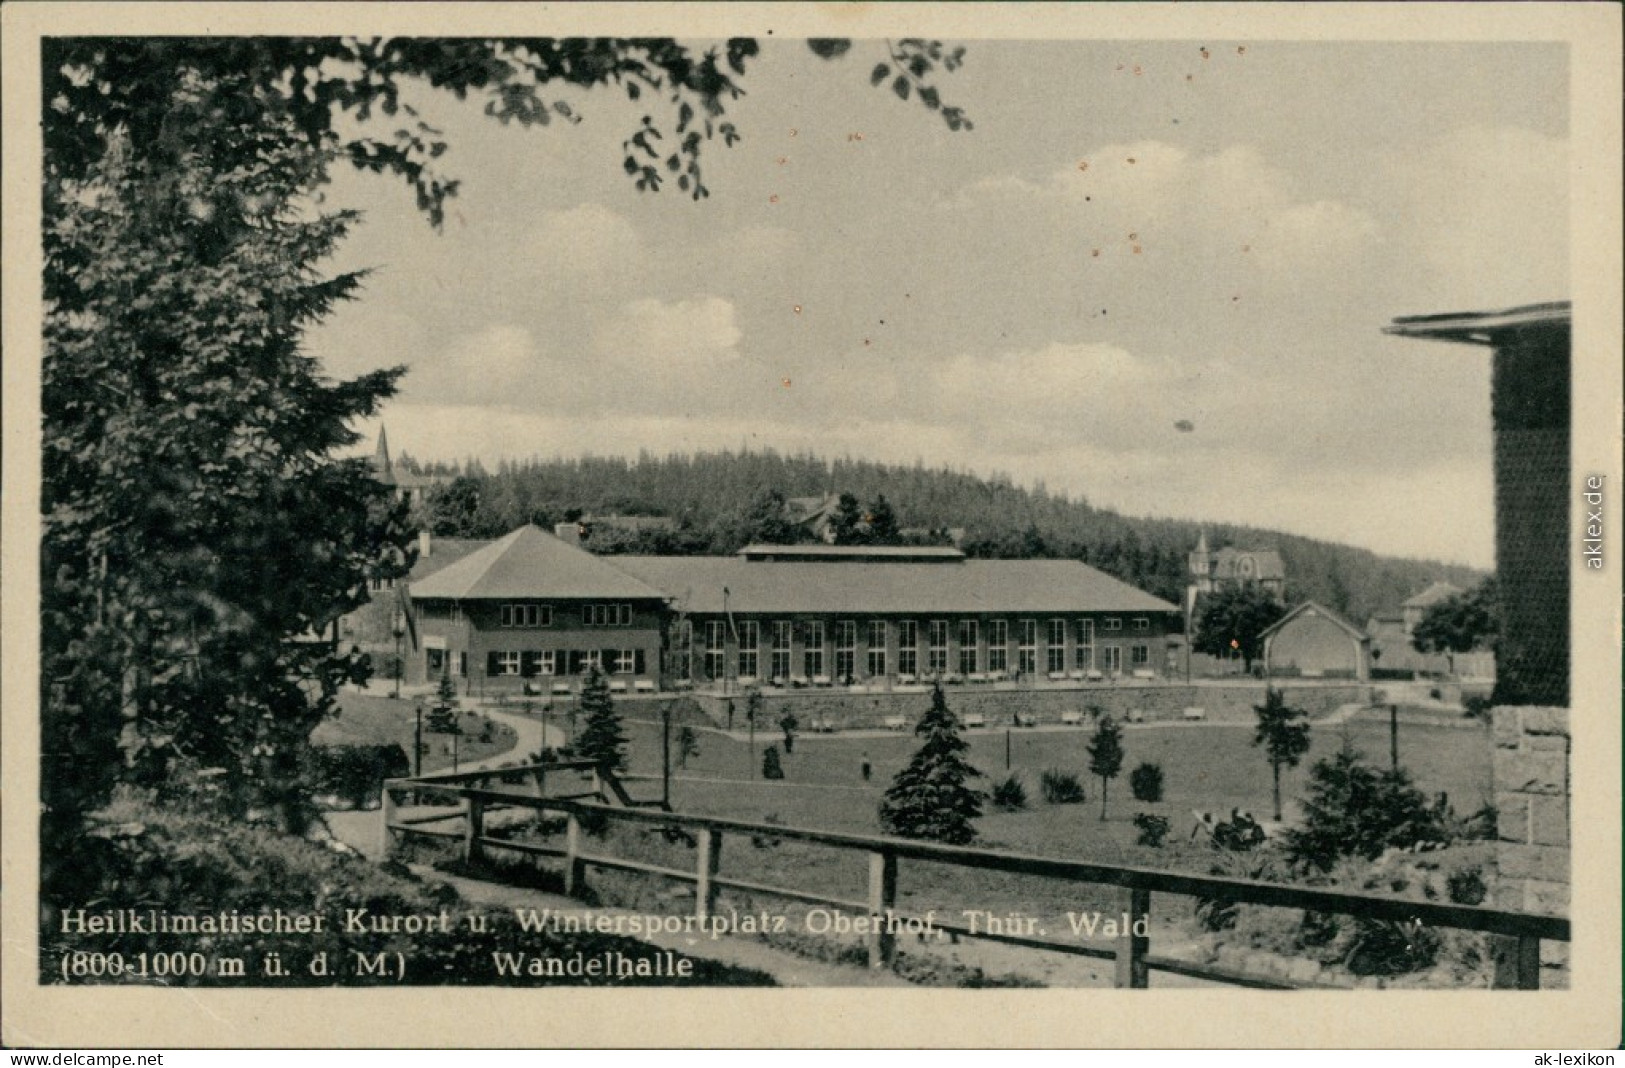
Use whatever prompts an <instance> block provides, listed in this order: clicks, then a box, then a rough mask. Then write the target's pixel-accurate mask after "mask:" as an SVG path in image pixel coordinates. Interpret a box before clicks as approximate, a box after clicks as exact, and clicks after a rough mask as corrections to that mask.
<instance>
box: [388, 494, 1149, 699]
mask: <svg viewBox="0 0 1625 1068" xmlns="http://www.w3.org/2000/svg"><path fill="white" fill-rule="evenodd" d="M409 600H410V605H411V611H410V615H411V619H410V626H409V627H408V630H409V636H410V646H411V648H410V651H409V652H408V653H407V655H406V660H407V664H406V670H407V676H406V677H407V681H408V682H424V681H432V680H434V679H437V678H439V677H440V676H441V675H442V674H448V675H450V676H451V677H452V678H453V679H454V680H455V681H456V682H458V683H459V688H462V689H465V690H468V691H473V692H480V693H490V692H504V691H507V690H514V691H518V690H521V689H524V688H527V687H528V688H529V689H530V690H531V691H532V692H538V693H549V694H551V693H560V694H562V693H566V692H573V691H575V690H577V689H579V685H580V677H581V676H582V675H583V674H584V673H585V672H586V670H587V669H588V668H589V667H590V666H591V665H593V664H597V665H598V666H599V667H600V668H602V670H603V671H604V672H605V673H606V674H607V675H608V676H609V678H610V680H611V686H612V687H613V688H614V689H616V690H624V691H628V692H639V691H644V692H652V691H664V690H673V689H683V688H687V687H690V686H696V687H700V688H717V689H721V690H728V689H731V688H734V687H739V688H743V687H747V686H751V685H761V686H776V687H784V688H787V689H788V688H818V687H857V688H864V689H879V690H885V689H892V688H894V687H898V686H911V685H919V684H921V683H924V682H926V681H928V680H930V679H941V680H943V681H946V682H949V683H960V684H964V685H977V684H1009V683H1012V682H1015V683H1028V684H1036V685H1072V684H1077V685H1084V684H1088V683H1091V682H1098V681H1103V680H1107V679H1112V678H1140V679H1155V678H1159V677H1164V676H1166V675H1168V674H1170V673H1171V672H1172V670H1173V667H1172V665H1171V662H1170V649H1171V646H1170V641H1169V639H1170V637H1171V636H1174V635H1176V634H1177V632H1178V628H1179V609H1178V607H1177V606H1175V605H1172V604H1169V603H1168V602H1166V601H1163V600H1160V599H1159V598H1156V597H1153V596H1151V595H1150V594H1147V593H1145V592H1143V591H1141V590H1138V589H1135V588H1134V587H1132V586H1129V585H1127V584H1125V583H1123V582H1119V581H1118V580H1116V579H1114V578H1111V577H1110V576H1108V575H1106V574H1104V573H1102V572H1100V571H1098V570H1096V569H1094V568H1092V567H1089V566H1088V565H1086V564H1082V563H1078V562H1076V561H1071V560H972V559H967V558H966V557H965V555H964V554H963V553H961V552H960V551H959V550H957V549H952V548H944V547H927V548H905V547H838V546H830V545H790V546H760V545H758V546H749V547H747V548H745V549H743V550H741V551H740V552H739V553H738V554H737V555H735V556H732V557H704V556H595V555H593V554H592V553H589V552H587V551H585V550H583V549H581V548H579V547H577V546H576V545H573V544H570V543H569V542H567V541H564V540H561V539H559V538H557V537H554V536H553V535H551V534H548V533H546V532H544V531H542V530H540V529H539V528H536V527H533V526H526V527H523V528H521V529H519V530H516V531H514V532H512V533H511V534H508V535H507V536H506V537H503V538H500V539H498V540H496V541H494V542H491V543H489V544H488V545H485V546H484V547H482V548H480V549H477V550H475V551H473V552H469V553H467V554H466V555H464V556H462V557H461V558H460V559H458V560H456V561H455V562H453V563H450V564H448V565H446V566H444V567H442V568H439V569H437V570H435V571H433V572H432V573H431V574H428V575H427V576H425V577H423V578H421V579H415V580H414V581H413V583H412V587H411V590H410V595H409Z"/></svg>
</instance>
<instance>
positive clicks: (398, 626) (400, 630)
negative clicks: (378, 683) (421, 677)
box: [392, 608, 406, 701]
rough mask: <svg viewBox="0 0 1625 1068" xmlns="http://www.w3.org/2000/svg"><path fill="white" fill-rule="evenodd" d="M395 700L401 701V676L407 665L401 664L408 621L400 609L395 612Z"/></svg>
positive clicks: (404, 672)
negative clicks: (403, 639) (402, 644)
mask: <svg viewBox="0 0 1625 1068" xmlns="http://www.w3.org/2000/svg"><path fill="white" fill-rule="evenodd" d="M392 629H393V630H394V632H395V699H396V700H397V701H399V700H400V699H401V676H402V675H404V674H406V665H405V664H403V663H401V639H402V638H403V637H405V635H406V620H405V619H403V618H402V617H401V612H400V609H398V608H397V609H396V610H395V617H394V626H393V628H392Z"/></svg>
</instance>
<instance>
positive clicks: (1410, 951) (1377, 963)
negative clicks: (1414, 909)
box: [1344, 916, 1439, 976]
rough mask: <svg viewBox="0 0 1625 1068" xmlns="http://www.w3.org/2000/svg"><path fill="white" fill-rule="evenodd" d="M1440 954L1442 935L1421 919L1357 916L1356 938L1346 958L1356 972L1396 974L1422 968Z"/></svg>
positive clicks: (1361, 973) (1355, 924)
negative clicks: (1407, 920)
mask: <svg viewBox="0 0 1625 1068" xmlns="http://www.w3.org/2000/svg"><path fill="white" fill-rule="evenodd" d="M1438 955H1439V935H1438V932H1437V931H1435V930H1434V929H1433V928H1431V927H1428V926H1426V925H1425V924H1420V923H1399V922H1396V921H1394V920H1373V919H1370V918H1368V917H1365V916H1360V917H1356V918H1355V920H1354V939H1353V943H1352V944H1351V945H1350V946H1349V949H1348V954H1347V956H1346V957H1345V958H1344V962H1345V963H1346V964H1347V965H1348V970H1349V971H1350V972H1353V973H1354V974H1355V975H1362V976H1364V975H1379V976H1393V975H1404V974H1405V973H1406V972H1414V971H1420V970H1421V969H1423V968H1428V967H1431V966H1432V965H1433V962H1434V961H1435V960H1437V959H1438Z"/></svg>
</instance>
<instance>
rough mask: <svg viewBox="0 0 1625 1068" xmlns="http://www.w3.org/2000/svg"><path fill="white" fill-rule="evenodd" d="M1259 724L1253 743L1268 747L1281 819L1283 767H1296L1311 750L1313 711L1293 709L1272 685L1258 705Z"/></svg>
mask: <svg viewBox="0 0 1625 1068" xmlns="http://www.w3.org/2000/svg"><path fill="white" fill-rule="evenodd" d="M1253 712H1254V713H1256V714H1257V716H1258V726H1257V729H1256V730H1255V731H1254V732H1253V744H1254V745H1261V746H1263V747H1264V752H1265V755H1266V756H1268V758H1269V762H1270V773H1271V774H1272V775H1273V776H1274V796H1275V821H1276V822H1277V823H1279V822H1280V821H1281V768H1282V767H1283V766H1285V767H1289V768H1295V767H1297V766H1298V761H1299V760H1302V759H1303V755H1304V754H1305V753H1307V752H1309V714H1308V713H1307V712H1305V711H1304V710H1303V709H1301V708H1291V707H1289V706H1288V705H1287V703H1286V698H1285V697H1283V696H1282V695H1281V691H1280V690H1277V689H1275V687H1273V686H1272V687H1270V689H1269V690H1268V691H1267V692H1266V693H1265V694H1264V703H1263V704H1261V705H1254V706H1253Z"/></svg>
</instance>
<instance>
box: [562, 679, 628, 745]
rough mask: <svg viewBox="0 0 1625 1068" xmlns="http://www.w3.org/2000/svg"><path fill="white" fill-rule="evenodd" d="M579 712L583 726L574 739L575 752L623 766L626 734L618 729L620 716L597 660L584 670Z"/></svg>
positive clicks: (619, 727)
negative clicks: (578, 735) (584, 722)
mask: <svg viewBox="0 0 1625 1068" xmlns="http://www.w3.org/2000/svg"><path fill="white" fill-rule="evenodd" d="M581 714H582V716H583V717H584V718H585V719H586V726H584V727H582V729H581V737H579V738H577V739H576V744H575V751H576V755H577V756H578V757H580V758H581V759H582V760H591V761H594V762H595V763H598V764H607V765H608V766H609V767H610V768H612V769H614V770H615V771H621V770H623V769H624V768H625V767H626V735H625V734H623V733H622V732H621V717H620V715H619V714H618V713H617V712H616V711H615V702H614V701H613V700H612V699H611V698H610V696H609V683H608V681H606V680H605V678H604V673H603V672H602V671H601V670H599V668H598V665H596V664H594V665H593V666H592V668H591V669H590V670H589V671H588V672H587V681H586V683H585V684H583V685H582V687H581Z"/></svg>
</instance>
